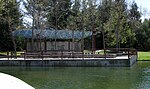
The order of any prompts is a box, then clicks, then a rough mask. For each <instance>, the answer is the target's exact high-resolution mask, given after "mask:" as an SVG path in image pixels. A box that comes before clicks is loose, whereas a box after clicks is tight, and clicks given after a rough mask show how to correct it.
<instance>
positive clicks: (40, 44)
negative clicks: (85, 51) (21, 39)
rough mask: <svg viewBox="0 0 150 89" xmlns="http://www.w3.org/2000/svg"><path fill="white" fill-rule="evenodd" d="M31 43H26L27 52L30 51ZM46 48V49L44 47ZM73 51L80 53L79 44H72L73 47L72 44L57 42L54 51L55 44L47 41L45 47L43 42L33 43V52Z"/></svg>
mask: <svg viewBox="0 0 150 89" xmlns="http://www.w3.org/2000/svg"><path fill="white" fill-rule="evenodd" d="M31 45H32V44H31V42H27V48H26V49H27V51H31ZM45 46H46V47H45ZM45 48H46V50H75V51H81V42H80V41H79V42H74V46H73V43H72V42H68V41H57V42H56V49H55V42H54V41H52V42H50V41H47V42H46V45H45V42H37V41H35V42H34V48H33V49H34V50H35V51H40V50H45Z"/></svg>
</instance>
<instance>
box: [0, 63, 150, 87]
mask: <svg viewBox="0 0 150 89" xmlns="http://www.w3.org/2000/svg"><path fill="white" fill-rule="evenodd" d="M0 72H3V73H7V74H10V75H13V76H15V77H18V78H20V79H22V80H23V81H25V82H27V83H28V84H30V85H31V86H33V87H35V88H36V89H150V62H138V63H137V64H136V65H134V66H133V67H46V68H41V67H28V68H25V67H0Z"/></svg>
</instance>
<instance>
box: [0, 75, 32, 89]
mask: <svg viewBox="0 0 150 89" xmlns="http://www.w3.org/2000/svg"><path fill="white" fill-rule="evenodd" d="M0 89H35V88H33V87H32V86H30V85H28V84H27V83H25V82H23V81H22V80H20V79H18V78H16V77H13V76H11V75H7V74H4V73H0Z"/></svg>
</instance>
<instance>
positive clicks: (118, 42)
mask: <svg viewBox="0 0 150 89" xmlns="http://www.w3.org/2000/svg"><path fill="white" fill-rule="evenodd" d="M14 1H15V0H13V1H11V0H7V1H5V0H0V15H1V17H0V19H1V21H0V29H1V30H0V31H1V33H0V35H1V38H0V40H2V41H1V43H0V49H2V48H4V49H5V48H6V49H5V50H7V48H10V47H11V45H12V43H11V36H10V33H11V30H10V29H9V27H8V25H9V24H8V22H7V21H8V18H9V22H11V24H10V26H11V28H12V29H13V30H14V29H15V28H17V27H18V26H20V25H22V23H21V20H20V19H21V14H20V12H19V2H17V1H18V0H17V1H15V2H14ZM22 1H23V5H24V6H25V9H26V11H25V12H24V14H23V16H24V17H26V16H28V17H31V19H32V20H33V22H32V28H33V29H34V28H37V29H44V28H49V27H52V28H57V29H71V30H73V31H74V30H80V31H82V32H83V33H82V34H84V31H85V30H88V31H95V30H96V33H97V36H96V41H97V42H96V43H97V44H96V45H100V44H103V47H101V49H102V48H105V46H106V48H110V47H117V48H119V47H122V48H125V47H128V48H137V49H141V50H150V46H149V44H150V35H149V34H150V31H149V30H150V20H145V21H144V22H141V14H142V13H140V12H139V11H138V6H137V4H136V3H135V2H133V3H132V4H131V5H128V3H126V0H42V1H41V0H22ZM6 2H9V3H6ZM4 19H6V20H4ZM17 39H18V38H17ZM91 39H92V37H91V38H88V39H86V40H83V39H82V40H83V41H84V42H83V43H84V44H85V46H88V48H89V47H92V46H91V43H92V41H91ZM19 40H20V38H19ZM6 42H7V44H4V43H6ZM16 42H17V43H19V41H16ZM21 42H23V41H21ZM19 44H21V43H19ZM20 46H21V45H18V47H17V48H20ZM11 49H12V48H11ZM8 50H9V49H8Z"/></svg>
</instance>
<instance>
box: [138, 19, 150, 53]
mask: <svg viewBox="0 0 150 89" xmlns="http://www.w3.org/2000/svg"><path fill="white" fill-rule="evenodd" d="M136 39H137V42H138V45H137V46H138V47H139V49H140V50H146V51H148V50H150V46H149V44H150V19H149V20H148V19H145V20H144V22H143V23H142V28H141V29H140V30H138V31H137V32H136Z"/></svg>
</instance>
